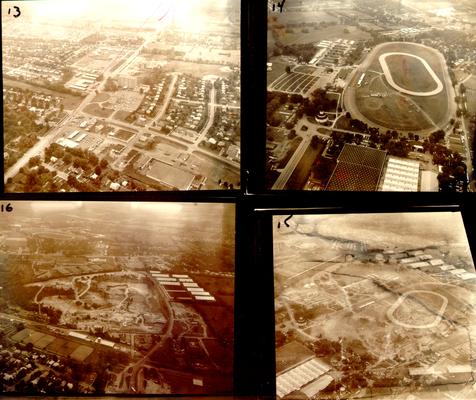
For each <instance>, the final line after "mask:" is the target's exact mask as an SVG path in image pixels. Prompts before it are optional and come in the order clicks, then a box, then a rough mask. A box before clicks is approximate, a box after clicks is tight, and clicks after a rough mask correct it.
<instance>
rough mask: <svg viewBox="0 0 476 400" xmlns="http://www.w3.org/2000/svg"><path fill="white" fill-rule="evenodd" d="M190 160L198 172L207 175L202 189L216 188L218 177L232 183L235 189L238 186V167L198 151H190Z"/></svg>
mask: <svg viewBox="0 0 476 400" xmlns="http://www.w3.org/2000/svg"><path fill="white" fill-rule="evenodd" d="M190 162H191V163H192V165H196V166H197V170H198V171H200V174H202V175H204V176H207V177H208V180H207V182H206V183H205V186H204V189H216V187H217V184H218V180H219V179H221V181H222V182H228V183H232V184H233V186H234V187H235V189H236V188H238V183H239V182H240V171H239V170H238V169H236V168H234V167H231V166H229V165H228V164H225V163H223V162H220V161H219V160H216V159H214V158H211V157H209V156H207V155H206V154H203V153H200V152H198V151H197V152H193V153H192V155H191V156H190Z"/></svg>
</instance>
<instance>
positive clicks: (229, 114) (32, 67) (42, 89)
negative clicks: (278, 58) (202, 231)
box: [1, 0, 241, 193]
mask: <svg viewBox="0 0 476 400" xmlns="http://www.w3.org/2000/svg"><path fill="white" fill-rule="evenodd" d="M1 7H2V68H3V69H2V74H3V75H2V76H3V128H4V134H3V135H4V136H3V138H4V149H3V156H4V157H3V159H4V184H5V191H6V192H15V193H23V192H105V191H127V192H131V191H166V190H221V189H224V190H226V189H238V188H239V187H240V185H241V182H240V154H241V152H240V148H241V147H240V143H241V139H240V136H241V135H240V92H241V86H240V81H241V79H240V77H241V72H240V71H241V68H240V57H241V56H240V54H241V51H240V41H241V37H240V1H239V0H223V1H222V0H201V1H200V0H147V1H140V2H134V1H130V0H101V1H94V0H81V1H75V2H74V4H73V3H71V2H64V1H60V0H39V1H27V2H25V1H21V2H19V1H2V4H1Z"/></svg>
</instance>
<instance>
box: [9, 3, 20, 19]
mask: <svg viewBox="0 0 476 400" xmlns="http://www.w3.org/2000/svg"><path fill="white" fill-rule="evenodd" d="M13 8H14V9H15V11H16V12H17V13H16V14H14V15H13V17H14V18H18V17H19V16H20V15H21V11H20V7H18V6H13ZM10 12H11V8H9V9H8V15H10Z"/></svg>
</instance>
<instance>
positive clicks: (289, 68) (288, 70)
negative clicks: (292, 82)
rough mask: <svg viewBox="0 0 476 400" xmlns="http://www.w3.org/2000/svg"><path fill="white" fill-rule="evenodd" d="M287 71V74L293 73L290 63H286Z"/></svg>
mask: <svg viewBox="0 0 476 400" xmlns="http://www.w3.org/2000/svg"><path fill="white" fill-rule="evenodd" d="M286 73H287V74H290V73H291V67H290V66H289V65H286Z"/></svg>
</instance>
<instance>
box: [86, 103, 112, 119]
mask: <svg viewBox="0 0 476 400" xmlns="http://www.w3.org/2000/svg"><path fill="white" fill-rule="evenodd" d="M84 111H85V112H87V113H88V114H91V115H94V116H96V117H100V118H109V117H110V116H111V114H112V113H113V111H114V110H112V109H110V108H103V109H101V108H100V107H99V106H98V105H97V104H96V103H91V104H88V105H87V106H86V107H85V108H84Z"/></svg>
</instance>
